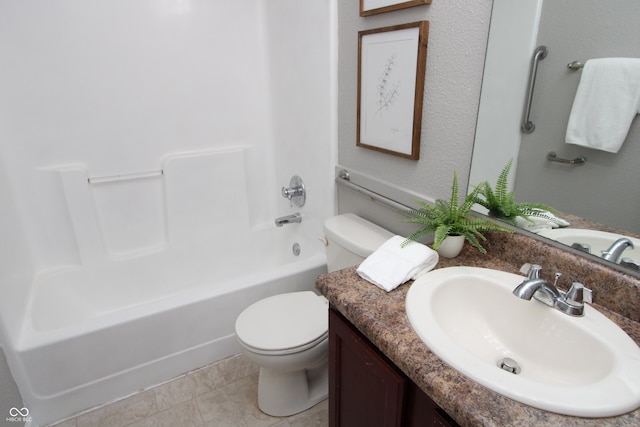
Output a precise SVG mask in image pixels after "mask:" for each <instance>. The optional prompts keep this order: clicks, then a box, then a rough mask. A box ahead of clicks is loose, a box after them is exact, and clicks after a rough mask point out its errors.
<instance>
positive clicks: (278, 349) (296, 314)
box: [236, 291, 329, 355]
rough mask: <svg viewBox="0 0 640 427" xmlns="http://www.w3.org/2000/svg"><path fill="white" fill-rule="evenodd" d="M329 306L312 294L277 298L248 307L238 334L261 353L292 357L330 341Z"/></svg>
mask: <svg viewBox="0 0 640 427" xmlns="http://www.w3.org/2000/svg"><path fill="white" fill-rule="evenodd" d="M327 309H328V303H327V302H326V299H324V298H322V297H319V296H318V295H316V294H315V293H313V292H311V291H303V292H291V293H286V294H280V295H274V296H272V297H268V298H265V299H263V300H260V301H258V302H256V303H254V304H252V305H250V306H249V307H247V308H246V309H245V310H244V311H243V312H242V313H240V316H238V319H237V320H236V335H237V336H238V340H239V341H240V343H241V344H242V345H244V346H245V347H246V348H247V349H248V350H250V351H253V352H255V353H259V354H269V355H282V354H292V353H298V352H301V351H304V350H306V349H308V348H311V347H313V346H315V345H317V344H319V343H320V342H322V341H324V340H325V339H327V336H328V329H329V326H328V325H329V320H328V313H327Z"/></svg>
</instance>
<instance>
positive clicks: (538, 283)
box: [513, 265, 592, 316]
mask: <svg viewBox="0 0 640 427" xmlns="http://www.w3.org/2000/svg"><path fill="white" fill-rule="evenodd" d="M540 271H541V268H540V266H539V265H533V266H531V269H530V270H529V273H528V275H527V279H525V280H524V281H523V282H522V283H520V284H519V285H518V286H517V287H516V288H515V289H514V290H513V294H514V295H515V296H517V297H518V298H522V299H525V300H531V298H532V297H533V298H535V299H537V300H538V301H540V302H542V303H543V304H546V305H548V306H549V307H553V308H555V309H557V310H560V311H561V312H563V313H564V314H568V315H569V316H584V303H585V302H588V303H590V302H591V297H592V292H591V290H590V289H588V288H586V287H585V286H584V285H583V284H582V283H578V282H574V283H573V284H572V285H571V288H570V289H569V290H568V291H567V293H566V294H565V293H563V292H562V291H560V290H558V288H557V287H556V284H557V283H558V279H559V278H560V276H561V274H560V273H556V279H555V281H554V282H553V284H551V283H549V282H548V281H547V280H545V279H543V278H541V277H540Z"/></svg>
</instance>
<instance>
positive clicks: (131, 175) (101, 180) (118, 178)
mask: <svg viewBox="0 0 640 427" xmlns="http://www.w3.org/2000/svg"><path fill="white" fill-rule="evenodd" d="M162 175H164V171H163V170H159V171H148V172H139V173H129V174H123V175H112V176H101V177H97V178H89V179H88V180H87V181H89V184H100V183H105V182H114V181H125V180H129V179H141V178H151V177H154V176H162Z"/></svg>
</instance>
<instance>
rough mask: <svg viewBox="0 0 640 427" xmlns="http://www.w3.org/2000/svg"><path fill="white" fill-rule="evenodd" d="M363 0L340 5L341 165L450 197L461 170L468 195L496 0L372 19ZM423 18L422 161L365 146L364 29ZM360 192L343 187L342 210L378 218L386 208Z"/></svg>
mask: <svg viewBox="0 0 640 427" xmlns="http://www.w3.org/2000/svg"><path fill="white" fill-rule="evenodd" d="M358 3H359V2H357V1H339V2H338V7H339V9H338V13H339V21H338V22H339V27H338V28H339V56H338V61H339V62H338V73H339V75H338V89H339V95H338V140H339V149H338V162H339V164H340V165H341V166H344V167H346V168H347V169H352V170H356V171H359V172H362V173H364V174H367V175H369V176H372V177H375V178H376V179H379V180H381V181H383V182H386V183H391V184H393V185H395V186H398V187H401V188H404V189H407V190H409V191H411V192H415V193H418V194H420V195H424V196H425V198H427V199H435V198H446V197H448V196H449V194H450V187H451V181H452V178H453V170H454V169H456V170H457V172H458V176H459V183H460V188H462V189H463V190H462V192H464V189H466V187H467V180H468V174H469V168H470V163H471V154H472V149H473V140H474V134H475V125H476V116H477V111H478V103H479V97H480V87H481V83H482V72H483V68H484V56H485V51H486V42H487V35H488V30H489V22H490V16H491V6H492V2H491V1H490V0H446V1H440V0H434V1H433V3H432V4H431V5H426V6H418V7H413V8H409V9H404V10H400V11H395V12H389V13H384V14H379V15H373V16H369V17H360V16H359V9H358ZM420 20H428V21H429V25H430V28H429V41H428V50H427V69H426V77H425V94H424V106H423V120H422V138H421V146H420V160H418V161H413V160H407V159H403V158H399V157H396V156H392V155H388V154H383V153H379V152H376V151H372V150H368V149H365V148H361V147H357V146H356V120H357V113H356V102H357V92H356V91H357V59H358V31H361V30H365V29H372V28H379V27H386V26H390V25H396V24H402V23H408V22H414V21H420ZM358 197H359V196H357V195H356V194H355V193H354V192H352V191H349V190H341V189H339V198H338V209H339V211H340V212H347V211H352V212H356V213H359V214H361V215H363V216H365V217H369V219H371V216H372V215H374V214H373V211H374V210H376V209H378V208H377V207H376V206H372V205H371V203H370V202H367V201H366V200H363V199H362V197H359V199H360V201H354V199H356V198H358ZM362 203H364V205H363V204H362ZM387 211H389V210H388V209H387ZM394 215H395V216H394ZM388 218H389V220H384V219H382V218H381V219H380V220H379V221H378V222H386V223H385V224H383V225H385V226H387V227H388V228H390V229H394V228H395V226H396V225H397V224H396V223H397V220H396V219H395V218H398V216H397V212H393V213H390V214H389V216H388ZM396 232H400V231H396Z"/></svg>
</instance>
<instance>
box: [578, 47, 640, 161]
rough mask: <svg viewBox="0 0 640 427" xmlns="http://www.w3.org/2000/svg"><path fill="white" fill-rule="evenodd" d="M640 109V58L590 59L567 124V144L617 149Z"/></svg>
mask: <svg viewBox="0 0 640 427" xmlns="http://www.w3.org/2000/svg"><path fill="white" fill-rule="evenodd" d="M638 112H640V58H601V59H590V60H588V61H587V62H586V63H585V65H584V68H583V69H582V76H581V78H580V84H579V85H578V90H577V92H576V97H575V99H574V101H573V107H572V108H571V115H570V116H569V124H568V126H567V135H566V142H567V144H576V145H582V146H585V147H589V148H594V149H597V150H603V151H608V152H610V153H617V152H618V150H620V147H621V146H622V143H623V142H624V140H625V138H626V136H627V133H628V132H629V127H630V126H631V122H632V121H633V118H634V117H635V115H636V114H638Z"/></svg>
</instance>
